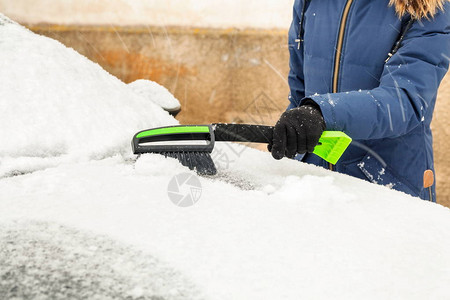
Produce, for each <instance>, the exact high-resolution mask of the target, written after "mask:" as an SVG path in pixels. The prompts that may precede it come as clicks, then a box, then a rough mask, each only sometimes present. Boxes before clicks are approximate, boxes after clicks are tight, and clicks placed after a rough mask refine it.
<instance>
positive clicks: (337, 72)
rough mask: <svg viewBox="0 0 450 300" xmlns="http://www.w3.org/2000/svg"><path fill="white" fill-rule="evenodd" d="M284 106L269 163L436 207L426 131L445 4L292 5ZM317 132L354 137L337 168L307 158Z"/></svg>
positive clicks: (449, 21)
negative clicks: (369, 185) (296, 161)
mask: <svg viewBox="0 0 450 300" xmlns="http://www.w3.org/2000/svg"><path fill="white" fill-rule="evenodd" d="M289 51H290V73H289V85H290V90H291V91H290V96H289V100H290V105H289V107H288V110H287V111H286V112H284V113H283V114H282V116H281V118H280V120H279V121H278V122H277V124H276V125H275V130H274V139H273V143H272V144H271V145H270V147H269V150H271V152H272V156H273V157H274V158H275V159H281V158H283V157H289V158H294V157H295V156H296V154H297V153H305V152H306V154H305V156H304V157H303V158H302V160H303V161H304V162H307V163H312V164H315V165H318V166H323V167H326V168H329V169H331V170H335V171H337V172H341V173H344V174H348V175H351V176H354V177H358V178H361V179H365V180H369V181H371V182H373V183H377V184H381V185H385V186H388V187H390V188H393V189H396V190H399V191H403V192H405V193H408V194H410V195H413V196H417V197H420V198H422V199H426V200H430V201H434V202H435V201H436V196H435V183H434V165H433V148H432V134H431V129H430V123H431V120H432V116H433V110H434V106H435V102H436V97H437V91H438V87H439V85H440V83H441V81H442V79H443V77H444V75H445V74H446V72H447V70H448V67H449V60H450V3H449V2H448V1H447V0H409V1H408V0H377V1H374V0H295V4H294V19H293V22H292V26H291V28H290V31H289ZM324 130H336V131H343V132H345V133H346V134H348V135H349V136H350V137H352V138H353V140H354V143H352V145H350V147H349V148H348V150H347V151H346V152H345V154H344V155H343V157H342V158H341V159H340V160H339V162H338V163H337V164H336V165H329V164H328V163H327V162H325V161H324V160H322V159H321V158H319V157H318V156H316V155H314V154H312V152H313V150H314V147H315V146H316V145H317V144H318V141H319V138H320V136H321V134H322V132H323V131H324Z"/></svg>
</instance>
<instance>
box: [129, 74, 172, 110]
mask: <svg viewBox="0 0 450 300" xmlns="http://www.w3.org/2000/svg"><path fill="white" fill-rule="evenodd" d="M128 86H129V87H131V88H132V89H133V91H134V92H135V93H136V94H139V95H141V96H142V97H144V98H146V99H148V100H150V101H153V102H154V103H155V104H156V105H158V106H159V107H162V108H163V109H165V110H166V111H169V112H171V111H179V110H180V108H181V105H180V101H178V99H176V98H175V97H174V96H173V95H172V94H171V93H170V92H169V90H168V89H166V88H165V87H163V86H161V85H159V84H157V83H156V82H154V81H150V80H146V79H139V80H136V81H133V82H131V83H129V84H128Z"/></svg>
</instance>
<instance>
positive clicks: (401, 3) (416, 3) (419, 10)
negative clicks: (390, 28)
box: [389, 0, 450, 20]
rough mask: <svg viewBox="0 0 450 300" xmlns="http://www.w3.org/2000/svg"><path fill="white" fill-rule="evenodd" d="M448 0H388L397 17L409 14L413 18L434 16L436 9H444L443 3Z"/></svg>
mask: <svg viewBox="0 0 450 300" xmlns="http://www.w3.org/2000/svg"><path fill="white" fill-rule="evenodd" d="M446 1H450V0H390V1H389V6H394V7H395V11H396V12H397V14H398V16H399V17H403V16H404V15H405V14H410V15H411V16H412V17H413V18H414V19H419V20H420V19H422V18H427V19H429V18H430V17H431V18H432V17H434V15H435V14H436V13H437V12H438V10H439V9H440V10H443V9H444V3H445V2H446Z"/></svg>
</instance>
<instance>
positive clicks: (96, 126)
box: [0, 17, 450, 300]
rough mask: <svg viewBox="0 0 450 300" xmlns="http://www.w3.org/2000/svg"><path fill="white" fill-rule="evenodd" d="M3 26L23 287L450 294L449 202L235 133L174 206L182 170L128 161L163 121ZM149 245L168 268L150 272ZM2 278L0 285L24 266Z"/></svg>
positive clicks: (3, 186)
mask: <svg viewBox="0 0 450 300" xmlns="http://www.w3.org/2000/svg"><path fill="white" fill-rule="evenodd" d="M4 23H5V19H4V17H1V18H0V41H1V44H0V45H1V47H0V80H1V82H2V85H0V99H1V101H0V105H1V111H2V119H1V120H0V126H1V128H2V130H1V131H0V141H2V144H1V145H0V167H1V168H2V174H3V175H2V176H3V178H1V179H0V228H2V229H3V230H0V246H1V249H7V250H4V251H10V252H7V253H13V254H14V255H12V256H8V255H5V256H2V255H0V259H2V260H6V262H5V261H0V265H6V266H7V267H8V268H12V267H11V266H18V268H19V266H22V267H20V268H24V269H25V270H28V269H29V270H32V272H31V271H30V272H29V273H27V272H25V275H28V276H31V275H33V274H34V275H33V276H35V277H33V280H32V281H26V282H27V283H28V284H29V285H33V284H40V285H41V286H31V287H30V286H28V288H29V289H30V290H32V291H33V292H34V293H36V292H39V291H44V290H45V288H46V286H45V285H46V284H47V285H48V284H50V283H49V282H48V280H47V281H46V280H44V279H45V278H53V277H51V274H52V270H53V269H55V268H56V270H57V271H58V274H63V275H64V276H65V277H68V278H71V277H70V276H69V275H70V274H73V277H74V278H76V279H77V280H79V281H76V282H81V283H82V284H81V285H80V286H74V287H73V288H74V289H80V291H83V292H86V291H85V290H87V289H89V288H90V287H92V286H95V284H97V283H95V282H97V281H95V280H100V282H101V283H100V285H101V286H102V290H101V291H104V293H105V294H104V295H100V296H99V295H98V294H95V295H96V296H97V298H98V297H101V296H105V295H109V294H107V293H108V287H111V286H112V287H116V288H115V289H113V291H118V292H119V295H120V296H122V297H126V296H130V297H131V298H133V297H134V298H139V297H140V296H143V297H144V296H148V295H154V291H158V293H159V294H158V295H160V296H161V297H162V296H164V297H165V295H167V298H166V299H182V297H181V298H177V297H178V296H180V295H183V293H181V292H180V291H183V286H184V285H185V288H184V291H192V293H194V294H195V295H197V294H196V293H195V292H194V291H195V290H197V289H198V290H199V291H200V292H201V294H203V295H204V296H205V298H207V299H214V300H216V299H217V300H221V299H243V300H252V299H258V300H259V299H446V298H448V295H449V294H450V286H449V284H448V282H449V281H450V231H449V230H448V228H450V210H449V209H447V208H444V207H442V206H439V205H436V204H432V203H429V202H425V201H422V200H419V199H416V198H412V197H410V196H407V195H405V194H402V193H399V192H395V191H391V190H389V189H387V188H384V187H380V186H376V185H373V184H370V183H367V182H363V181H360V180H358V179H355V178H351V177H348V176H345V175H340V174H336V173H332V172H329V171H327V170H324V169H321V168H317V167H314V166H310V165H305V164H301V163H299V162H296V161H291V160H282V161H275V160H273V159H272V158H271V156H270V155H269V154H268V153H264V152H260V151H258V150H254V149H251V148H248V147H246V146H243V145H235V144H233V145H232V144H218V145H217V147H216V150H215V152H214V153H213V157H221V158H227V159H226V161H227V164H224V165H222V166H221V168H220V172H219V174H218V175H217V176H215V177H200V178H199V180H200V183H201V185H202V196H201V199H200V201H199V202H198V203H196V204H195V205H194V206H192V207H189V208H181V207H177V206H175V205H174V204H173V203H172V202H171V201H170V200H169V199H168V191H167V188H168V184H169V182H170V181H171V180H172V178H173V177H174V176H176V175H178V174H181V173H185V172H188V173H190V174H194V173H192V172H191V171H189V170H187V169H186V168H184V167H183V166H181V165H180V164H179V163H178V162H177V161H176V160H174V159H165V158H164V157H162V156H160V155H150V154H148V155H143V156H141V157H140V158H139V159H137V160H135V159H134V157H133V156H132V155H131V154H130V152H131V149H130V145H129V142H130V139H131V137H132V135H133V134H134V133H135V131H139V130H142V129H145V128H148V127H152V126H160V125H163V124H174V123H175V120H174V119H173V118H171V117H170V116H168V114H167V113H166V112H165V111H163V110H162V109H161V108H160V107H159V106H157V105H154V104H153V102H152V101H149V100H148V99H144V98H142V97H140V96H139V95H137V94H136V93H135V92H134V91H132V90H131V89H130V88H129V87H127V86H126V85H125V84H123V83H121V82H120V81H119V80H118V79H116V78H114V77H113V76H111V75H109V74H107V73H106V72H105V71H104V70H102V69H101V68H100V67H99V66H97V65H95V64H93V63H91V62H89V61H88V60H87V59H86V58H84V57H82V56H80V55H78V54H77V53H75V52H74V51H73V50H71V49H67V48H65V47H64V46H62V45H61V44H59V43H57V42H55V41H52V40H50V39H47V38H44V37H40V36H36V35H34V34H32V33H31V32H29V31H27V30H25V29H23V28H21V27H19V26H18V25H15V24H4ZM4 41H7V42H4ZM11 62H14V63H11ZM68 132H69V133H70V135H67V133H68ZM5 141H6V142H5ZM93 146H95V147H93ZM218 154H220V155H218ZM216 162H217V163H218V164H219V162H218V161H216ZM5 170H9V171H8V172H7V171H5ZM21 173H26V174H23V175H20V176H10V175H13V174H21ZM36 222H37V223H36ZM36 224H37V225H36ZM42 224H43V225H42ZM60 226H63V227H60ZM30 228H31V229H30ZM67 228H68V229H67ZM67 233H68V235H67V236H65V234H67ZM98 235H100V236H101V237H97V236H98ZM16 236H17V238H12V237H16ZM35 240H36V242H34V241H35ZM65 241H66V242H67V244H66V242H65ZM88 241H89V242H88ZM90 241H92V243H91V242H90ZM2 244H4V245H5V246H2ZM30 245H34V247H31V246H30ZM47 245H50V246H47ZM58 245H60V246H58ZM5 247H6V248H5ZM60 248H61V249H62V250H60ZM124 249H125V250H124ZM63 250H64V251H65V252H64V253H66V252H67V253H70V257H69V258H67V260H68V263H67V264H64V263H61V260H62V261H63V262H64V259H65V257H64V256H61V254H60V252H61V251H63ZM97 250H98V253H100V255H101V253H104V252H106V253H107V256H106V257H105V258H104V259H98V258H96V256H90V254H89V253H91V252H96V251H97ZM140 251H141V252H140ZM136 252H139V253H141V254H136ZM36 253H37V254H36ZM0 254H1V251H0ZM11 257H13V258H11ZM26 257H32V258H30V259H25V258H26ZM55 257H56V258H55ZM74 257H75V258H77V257H78V258H80V257H81V258H80V259H81V260H80V263H74V260H75V261H77V260H76V259H74ZM89 257H91V258H89ZM100 257H104V256H103V255H102V256H100ZM116 257H119V258H120V259H118V260H117V259H116ZM127 257H136V258H135V259H132V260H131V259H128V258H127ZM146 257H152V258H155V259H156V260H157V261H158V262H161V263H162V264H163V265H164V266H165V267H158V266H159V264H157V263H156V262H155V264H153V265H151V266H155V268H156V271H153V272H149V273H147V272H146V270H147V269H146V268H148V266H145V265H142V263H143V262H144V261H145V260H146ZM8 259H14V261H8ZM16 259H17V260H18V261H16ZM110 261H117V264H115V265H114V270H115V271H114V272H111V276H110V277H109V276H108V274H109V273H108V271H107V270H108V268H107V266H108V264H109V262H110ZM124 261H126V262H127V263H126V264H124V265H123V267H122V264H121V263H120V262H124ZM151 261H153V260H151ZM22 262H24V263H22ZM21 263H22V264H21ZM85 265H88V266H92V267H84V268H83V266H85ZM55 266H56V267H55ZM151 266H150V268H152V267H151ZM8 268H6V270H5V269H4V268H0V277H1V276H6V275H5V273H3V272H7V271H8ZM27 268H28V269H27ZM61 268H63V269H62V270H61ZM64 268H66V269H64ZM167 268H169V269H173V270H174V273H173V276H174V278H176V279H177V280H176V281H175V282H173V283H172V284H173V286H171V283H170V280H167V279H168V277H167V274H168V273H167V272H168V271H167ZM13 269H14V268H13ZM153 269H154V268H153ZM14 270H16V269H14ZM84 272H87V273H86V274H89V276H88V275H86V276H84V274H85V273H84ZM158 272H161V275H158ZM7 274H8V276H13V279H12V280H7V281H6V283H5V281H3V284H8V282H12V283H14V278H16V277H17V278H16V280H20V278H22V277H21V276H22V275H21V274H16V273H14V272H13V273H12V274H13V275H11V273H7ZM30 274H31V275H30ZM169 274H170V272H169ZM180 274H182V276H185V277H184V278H187V279H188V280H184V279H183V280H180V279H179V278H180V277H179V276H181V275H180ZM14 276H16V277H14ZM49 276H50V277H49ZM146 276H148V277H146ZM6 277H7V276H6ZM7 278H8V279H9V277H7ZM27 278H28V277H27ZM92 278H94V279H92ZM123 278H132V280H130V281H129V282H130V284H129V285H128V284H127V283H128V280H125V281H124V280H121V279H123ZM38 279H39V280H38ZM40 279H42V280H40ZM169 279H170V277H169ZM91 280H93V282H94V283H95V284H89V282H90V281H91ZM155 280H162V281H163V282H164V284H163V283H161V284H159V285H157V289H156V288H155V287H152V285H151V284H150V286H149V284H148V283H149V282H153V281H155ZM70 282H72V281H70ZM191 284H192V285H193V286H191ZM23 285H24V284H22V285H21V287H22V288H23ZM180 285H181V287H180ZM57 286H59V285H57ZM0 287H2V284H0ZM154 288H155V289H154ZM121 291H122V292H123V294H120V292H121ZM1 292H2V291H0V293H1ZM57 292H58V291H57V290H56V291H55V290H53V293H57ZM97 292H98V291H97ZM186 293H187V292H186ZM177 295H178V296H177ZM184 295H185V297H186V298H191V297H190V296H187V295H188V294H184ZM120 296H118V297H117V298H120ZM192 298H193V297H192ZM155 299H158V298H155Z"/></svg>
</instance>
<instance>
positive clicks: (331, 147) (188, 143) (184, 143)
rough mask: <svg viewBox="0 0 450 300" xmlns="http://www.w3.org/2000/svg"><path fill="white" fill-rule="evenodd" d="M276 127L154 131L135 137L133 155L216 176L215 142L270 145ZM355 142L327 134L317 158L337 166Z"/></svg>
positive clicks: (224, 126)
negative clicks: (171, 161)
mask: <svg viewBox="0 0 450 300" xmlns="http://www.w3.org/2000/svg"><path fill="white" fill-rule="evenodd" d="M273 129H274V128H273V127H272V126H264V125H248V124H221V123H218V124H211V125H179V126H169V127H161V128H153V129H148V130H144V131H140V132H138V133H136V134H135V136H134V137H133V141H132V148H133V153H134V154H143V153H160V154H163V155H165V156H166V157H173V158H177V159H178V160H179V161H180V162H181V163H182V164H183V165H184V166H187V167H189V168H190V169H191V170H194V169H195V170H197V172H198V173H200V174H205V175H214V174H216V173H217V169H216V167H215V165H214V162H213V160H212V158H211V155H210V153H211V152H212V150H213V149H214V144H215V142H249V143H266V144H269V143H270V142H271V141H272V139H273ZM351 142H352V139H351V138H350V137H349V136H348V135H346V134H345V133H343V132H340V131H325V132H323V134H322V137H321V138H320V140H319V145H317V146H316V148H315V149H314V152H313V153H314V154H316V155H318V156H319V157H321V158H323V159H324V160H326V161H327V162H329V163H332V164H336V163H337V162H338V160H339V159H340V158H341V156H342V155H343V154H344V152H345V150H346V149H347V147H348V146H349V145H350V143H351Z"/></svg>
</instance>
